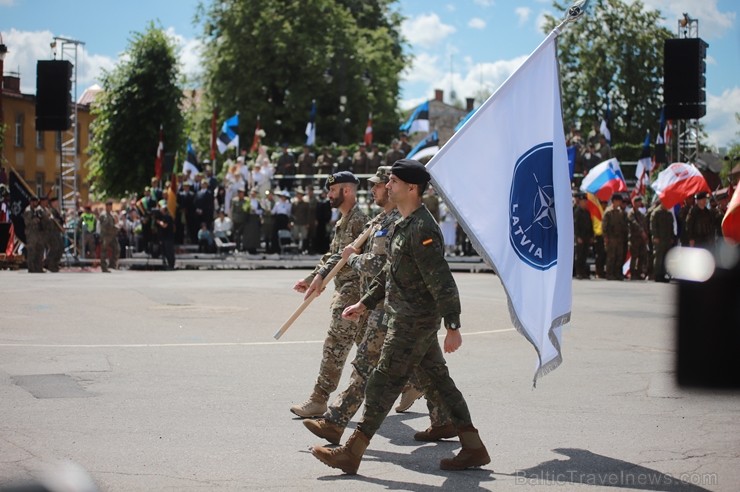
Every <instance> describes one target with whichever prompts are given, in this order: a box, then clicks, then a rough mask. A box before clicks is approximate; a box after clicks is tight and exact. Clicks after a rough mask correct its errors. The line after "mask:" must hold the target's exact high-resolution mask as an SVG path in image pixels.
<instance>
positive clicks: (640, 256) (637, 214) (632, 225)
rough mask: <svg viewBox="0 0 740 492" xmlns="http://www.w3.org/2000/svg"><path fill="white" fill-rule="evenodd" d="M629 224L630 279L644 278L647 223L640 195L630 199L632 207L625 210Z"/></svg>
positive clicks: (645, 273) (646, 256) (645, 270)
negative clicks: (627, 210)
mask: <svg viewBox="0 0 740 492" xmlns="http://www.w3.org/2000/svg"><path fill="white" fill-rule="evenodd" d="M627 223H628V224H629V248H630V249H629V251H630V279H631V280H645V278H646V277H647V259H648V247H647V244H648V224H647V217H645V214H644V213H643V211H642V197H641V196H636V197H635V198H634V199H633V200H632V209H631V210H630V211H629V212H627Z"/></svg>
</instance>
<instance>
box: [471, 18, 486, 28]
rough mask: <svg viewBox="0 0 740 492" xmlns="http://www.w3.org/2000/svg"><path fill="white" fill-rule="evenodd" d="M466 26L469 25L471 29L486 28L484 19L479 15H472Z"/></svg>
mask: <svg viewBox="0 0 740 492" xmlns="http://www.w3.org/2000/svg"><path fill="white" fill-rule="evenodd" d="M468 27H471V28H473V29H485V28H486V21H484V20H483V19H481V18H480V17H473V18H472V19H470V21H468Z"/></svg>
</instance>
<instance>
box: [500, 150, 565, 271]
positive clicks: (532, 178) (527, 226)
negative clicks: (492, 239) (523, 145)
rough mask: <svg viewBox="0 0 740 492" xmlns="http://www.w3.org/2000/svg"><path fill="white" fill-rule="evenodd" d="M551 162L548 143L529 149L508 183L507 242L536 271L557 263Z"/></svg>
mask: <svg viewBox="0 0 740 492" xmlns="http://www.w3.org/2000/svg"><path fill="white" fill-rule="evenodd" d="M552 158H553V145H552V142H546V143H542V144H539V145H536V146H534V147H532V148H531V149H529V150H528V151H526V152H525V153H524V154H522V155H521V156H520V157H519V159H518V160H517V162H516V166H515V167H514V175H513V176H512V180H511V194H510V196H509V242H510V243H511V246H512V247H513V248H514V251H515V252H516V254H517V256H518V257H519V258H520V259H521V260H522V261H523V262H524V263H526V264H528V265H529V266H531V267H533V268H536V269H538V270H548V269H549V268H551V267H552V266H554V265H556V264H557V260H558V229H557V220H556V217H555V199H554V189H553V161H552Z"/></svg>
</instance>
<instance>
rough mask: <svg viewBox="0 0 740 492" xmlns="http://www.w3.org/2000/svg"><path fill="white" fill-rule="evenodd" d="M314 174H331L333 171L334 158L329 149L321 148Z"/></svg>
mask: <svg viewBox="0 0 740 492" xmlns="http://www.w3.org/2000/svg"><path fill="white" fill-rule="evenodd" d="M315 166H316V174H331V172H332V171H333V170H334V156H333V155H331V151H330V150H329V147H322V148H321V154H319V156H318V157H317V158H316V164H315Z"/></svg>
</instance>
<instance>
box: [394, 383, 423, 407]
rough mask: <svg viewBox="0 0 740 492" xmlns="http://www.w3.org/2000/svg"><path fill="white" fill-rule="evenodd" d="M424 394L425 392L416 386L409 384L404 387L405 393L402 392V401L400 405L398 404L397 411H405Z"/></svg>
mask: <svg viewBox="0 0 740 492" xmlns="http://www.w3.org/2000/svg"><path fill="white" fill-rule="evenodd" d="M422 396H424V393H422V392H421V391H419V390H418V389H416V387H415V386H412V385H408V386H407V387H406V388H404V390H403V393H401V401H399V402H398V406H396V413H403V412H405V411H406V410H408V409H409V408H411V405H413V404H414V402H415V401H416V400H418V399H419V398H421V397H422Z"/></svg>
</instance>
